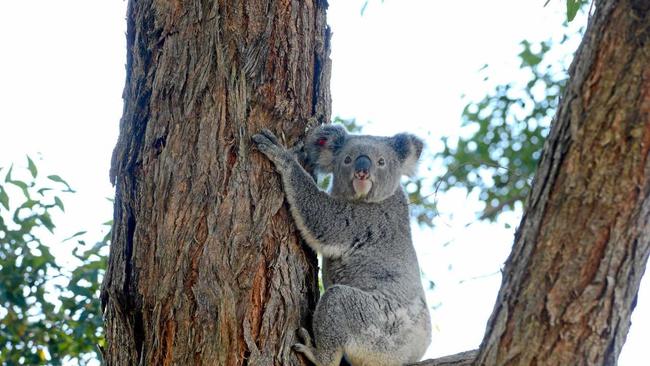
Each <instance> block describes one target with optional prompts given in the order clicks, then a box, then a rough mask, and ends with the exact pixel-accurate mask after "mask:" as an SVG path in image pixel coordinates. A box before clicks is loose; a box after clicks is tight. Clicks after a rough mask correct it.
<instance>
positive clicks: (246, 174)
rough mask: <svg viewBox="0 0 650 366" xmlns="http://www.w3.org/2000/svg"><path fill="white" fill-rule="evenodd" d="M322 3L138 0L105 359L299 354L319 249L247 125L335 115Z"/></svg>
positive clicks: (117, 170) (269, 359) (295, 125)
mask: <svg viewBox="0 0 650 366" xmlns="http://www.w3.org/2000/svg"><path fill="white" fill-rule="evenodd" d="M326 7H327V3H326V1H318V0H314V1H261V0H246V1H243V0H242V1H237V0H220V1H175V2H167V1H157V0H141V1H135V0H131V1H130V2H129V5H128V14H127V28H128V29H127V47H128V49H127V65H126V69H127V78H126V84H125V88H124V96H123V97H124V103H125V104H124V112H123V117H122V120H121V121H120V136H119V140H118V142H117V145H116V147H115V150H114V153H113V162H112V169H111V180H112V182H113V183H114V185H115V187H116V195H115V213H114V226H113V238H112V245H111V252H110V256H109V265H108V270H107V273H106V276H105V279H104V284H103V287H102V302H103V307H104V311H105V325H106V338H107V346H106V349H105V361H106V364H108V365H137V364H140V365H170V364H174V365H199V364H209V365H212V364H215V365H216V364H219V365H242V364H249V365H280V364H282V365H287V364H289V365H297V364H301V361H299V360H298V358H297V357H296V355H295V354H294V353H293V352H292V351H291V347H290V346H291V344H293V343H294V342H295V341H296V338H295V333H294V331H295V329H296V328H297V327H298V326H299V325H308V324H309V323H310V321H309V319H308V317H309V313H310V310H309V309H310V308H313V307H314V305H315V302H316V300H317V296H318V288H317V282H316V278H317V277H316V274H317V263H316V260H315V256H314V255H313V253H311V252H306V251H305V250H304V249H303V247H301V244H300V242H299V237H298V235H297V232H296V230H295V228H294V227H293V224H292V222H291V220H290V218H289V215H288V213H287V211H286V209H285V206H284V205H283V194H282V191H281V186H280V182H279V180H278V177H277V175H276V174H275V173H274V171H273V168H272V166H271V164H270V163H269V162H268V160H267V159H264V158H263V157H262V156H261V155H260V154H259V153H258V152H256V151H255V150H253V149H252V148H251V142H250V135H252V134H254V133H256V132H257V131H259V130H260V129H261V128H262V127H267V128H270V129H271V130H273V131H275V132H276V133H277V134H278V135H279V136H282V137H284V138H285V142H286V143H287V144H288V145H292V144H293V143H295V142H296V141H298V140H300V139H301V138H302V137H303V136H304V132H305V128H306V127H307V121H308V120H310V121H312V123H316V122H324V121H329V119H330V104H331V103H330V95H329V73H330V60H329V37H330V33H329V29H328V28H327V25H326V21H325V10H326Z"/></svg>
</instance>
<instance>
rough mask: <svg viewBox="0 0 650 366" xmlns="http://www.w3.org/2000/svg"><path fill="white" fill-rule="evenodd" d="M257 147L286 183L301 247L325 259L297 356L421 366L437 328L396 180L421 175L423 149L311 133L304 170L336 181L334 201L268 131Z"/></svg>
mask: <svg viewBox="0 0 650 366" xmlns="http://www.w3.org/2000/svg"><path fill="white" fill-rule="evenodd" d="M253 141H254V142H255V143H256V144H257V147H258V149H259V150H260V151H261V152H262V153H263V154H264V155H266V156H267V157H268V158H269V159H270V160H271V161H272V162H273V163H274V164H275V167H276V170H277V171H278V173H279V174H280V175H281V177H282V183H283V187H284V192H285V194H286V197H287V201H288V203H289V208H290V211H291V215H292V217H293V219H294V221H295V222H296V226H297V227H298V229H299V230H300V233H301V235H302V237H303V238H304V239H305V242H306V243H307V244H308V245H309V246H310V247H312V248H313V249H314V250H315V251H317V252H318V253H319V254H321V255H322V256H323V282H324V285H325V293H324V294H323V296H322V297H321V298H320V300H319V302H318V304H317V306H316V311H315V313H314V317H313V324H312V326H313V331H314V341H313V342H312V337H311V336H310V335H309V333H308V332H307V330H306V329H304V328H301V329H299V330H298V335H299V336H300V337H301V338H302V340H303V342H302V343H297V344H295V345H294V350H295V351H297V352H300V353H302V354H303V355H304V356H305V357H307V358H308V359H309V360H310V361H311V362H312V363H314V364H315V365H318V366H338V365H339V363H340V362H341V359H342V358H345V359H346V360H347V361H348V362H349V363H351V364H352V365H353V366H360V365H374V366H381V365H386V366H389V365H390V366H393V365H404V364H407V363H412V362H416V361H418V360H419V359H420V358H421V357H422V356H423V355H424V352H425V351H426V349H427V347H428V346H429V343H430V342H431V325H430V319H429V310H428V307H427V304H426V301H425V297H424V290H423V288H422V283H421V281H420V269H419V266H418V261H417V258H416V255H415V250H414V248H413V243H412V241H411V229H410V223H409V212H408V201H407V198H406V195H405V194H404V191H403V190H402V188H401V186H400V178H401V177H402V176H403V175H410V174H412V173H413V171H414V170H415V166H416V164H417V161H418V159H419V157H420V154H421V153H422V148H423V143H422V141H421V140H420V139H419V138H417V137H415V136H413V135H411V134H406V133H401V134H397V135H395V136H392V137H382V136H368V135H351V134H348V133H347V132H346V131H345V129H344V128H343V127H342V126H339V125H324V126H321V127H318V128H316V129H314V130H313V131H311V133H310V134H309V135H308V136H307V138H306V139H305V142H304V154H305V160H306V164H307V165H308V166H309V167H310V168H312V169H314V170H315V171H317V172H321V173H325V174H332V183H331V186H330V190H329V194H328V193H325V192H323V191H321V190H319V189H318V187H317V186H316V183H315V182H314V179H313V178H312V176H310V175H309V174H308V173H307V172H306V171H305V169H304V168H303V167H302V166H301V165H300V163H299V162H298V160H297V159H296V157H295V156H294V154H293V153H291V152H290V151H288V150H287V149H286V148H285V147H283V146H282V145H281V144H279V142H278V140H277V138H276V137H275V135H273V133H271V132H270V131H268V130H263V131H261V132H260V133H259V134H257V135H255V136H253Z"/></svg>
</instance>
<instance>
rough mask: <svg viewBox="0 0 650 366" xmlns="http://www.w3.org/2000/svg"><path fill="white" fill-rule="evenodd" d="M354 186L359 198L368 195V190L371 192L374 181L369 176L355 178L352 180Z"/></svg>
mask: <svg viewBox="0 0 650 366" xmlns="http://www.w3.org/2000/svg"><path fill="white" fill-rule="evenodd" d="M352 188H354V193H355V194H356V196H357V198H363V197H365V196H367V195H368V192H370V189H371V188H372V181H371V180H370V179H368V178H365V179H359V178H354V179H353V180H352Z"/></svg>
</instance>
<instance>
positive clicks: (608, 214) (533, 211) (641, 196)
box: [476, 0, 650, 365]
mask: <svg viewBox="0 0 650 366" xmlns="http://www.w3.org/2000/svg"><path fill="white" fill-rule="evenodd" d="M649 7H650V3H648V1H647V0H620V1H617V0H606V1H598V2H596V11H595V13H594V14H593V16H592V17H591V20H590V22H589V26H588V28H587V31H586V33H585V37H584V40H583V42H582V44H581V46H580V48H579V50H578V52H577V54H576V56H575V60H574V62H573V64H572V66H571V68H570V80H569V84H568V85H567V88H566V93H565V95H564V98H563V100H562V102H561V105H560V107H559V110H558V112H557V115H556V119H555V121H554V123H553V126H552V128H551V131H550V134H549V137H548V140H547V141H546V145H545V147H544V152H543V156H542V159H541V162H540V164H539V167H538V170H537V174H536V176H535V180H534V184H533V190H532V192H531V195H530V197H529V200H528V204H527V206H528V207H527V209H526V214H525V216H524V218H523V219H522V222H521V224H520V226H519V229H518V230H517V233H516V235H515V243H514V247H513V251H512V253H511V255H510V258H509V259H508V260H507V262H506V265H505V269H504V270H503V282H502V285H501V290H500V291H499V295H498V298H497V301H496V305H495V308H494V312H493V314H492V316H491V318H490V320H489V322H488V326H487V330H486V335H485V338H484V340H483V344H482V345H481V348H480V351H479V355H478V358H477V360H476V363H477V364H481V365H484V364H485V365H614V364H616V360H617V359H618V355H619V353H620V350H621V347H622V346H623V343H624V341H625V337H626V335H627V331H628V328H629V326H630V316H631V315H632V310H633V309H634V307H635V305H636V296H637V292H638V289H639V283H640V281H641V276H642V275H643V272H644V270H645V265H646V262H647V260H648V254H649V253H650V159H649V153H650V14H649Z"/></svg>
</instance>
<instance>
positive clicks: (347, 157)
mask: <svg viewBox="0 0 650 366" xmlns="http://www.w3.org/2000/svg"><path fill="white" fill-rule="evenodd" d="M351 162H352V158H351V157H350V156H346V157H345V160H343V163H345V164H350V163H351Z"/></svg>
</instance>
